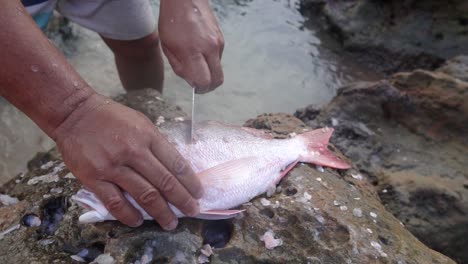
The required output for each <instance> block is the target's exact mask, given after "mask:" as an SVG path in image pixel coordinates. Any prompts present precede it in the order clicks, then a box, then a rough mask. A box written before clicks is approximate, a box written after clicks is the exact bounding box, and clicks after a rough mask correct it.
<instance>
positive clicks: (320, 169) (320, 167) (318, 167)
mask: <svg viewBox="0 0 468 264" xmlns="http://www.w3.org/2000/svg"><path fill="white" fill-rule="evenodd" d="M316 168H317V170H318V171H320V172H325V170H324V169H323V167H322V166H319V165H317V166H316Z"/></svg>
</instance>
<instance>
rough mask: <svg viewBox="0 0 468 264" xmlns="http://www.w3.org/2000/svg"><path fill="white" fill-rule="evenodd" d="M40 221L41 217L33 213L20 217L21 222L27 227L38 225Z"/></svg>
mask: <svg viewBox="0 0 468 264" xmlns="http://www.w3.org/2000/svg"><path fill="white" fill-rule="evenodd" d="M41 223H42V221H41V218H39V216H37V215H35V214H25V215H24V216H23V217H22V218H21V224H22V225H24V226H27V227H36V226H40V225H41Z"/></svg>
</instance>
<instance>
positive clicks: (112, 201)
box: [104, 196, 125, 212]
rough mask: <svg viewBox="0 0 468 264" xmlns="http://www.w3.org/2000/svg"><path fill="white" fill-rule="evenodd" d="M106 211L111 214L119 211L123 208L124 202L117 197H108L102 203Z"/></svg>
mask: <svg viewBox="0 0 468 264" xmlns="http://www.w3.org/2000/svg"><path fill="white" fill-rule="evenodd" d="M104 205H105V206H106V208H107V209H109V211H111V212H115V211H120V210H122V209H123V207H124V206H125V201H124V200H123V199H122V198H120V197H117V196H114V197H110V198H109V199H107V200H106V201H105V203H104Z"/></svg>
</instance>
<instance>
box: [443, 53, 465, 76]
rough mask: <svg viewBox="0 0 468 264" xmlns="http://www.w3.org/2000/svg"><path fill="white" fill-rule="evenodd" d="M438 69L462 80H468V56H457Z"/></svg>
mask: <svg viewBox="0 0 468 264" xmlns="http://www.w3.org/2000/svg"><path fill="white" fill-rule="evenodd" d="M437 71H438V72H443V73H446V74H448V75H450V76H452V77H454V78H456V79H459V80H461V81H464V82H468V56H467V55H459V56H456V57H455V58H453V59H451V60H449V61H447V62H446V63H445V64H444V65H442V67H440V68H439V69H437Z"/></svg>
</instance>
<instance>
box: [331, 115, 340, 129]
mask: <svg viewBox="0 0 468 264" xmlns="http://www.w3.org/2000/svg"><path fill="white" fill-rule="evenodd" d="M331 123H332V126H334V127H336V126H338V124H339V121H338V119H336V118H333V117H332V119H331Z"/></svg>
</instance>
